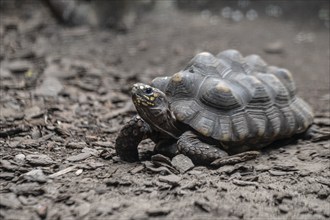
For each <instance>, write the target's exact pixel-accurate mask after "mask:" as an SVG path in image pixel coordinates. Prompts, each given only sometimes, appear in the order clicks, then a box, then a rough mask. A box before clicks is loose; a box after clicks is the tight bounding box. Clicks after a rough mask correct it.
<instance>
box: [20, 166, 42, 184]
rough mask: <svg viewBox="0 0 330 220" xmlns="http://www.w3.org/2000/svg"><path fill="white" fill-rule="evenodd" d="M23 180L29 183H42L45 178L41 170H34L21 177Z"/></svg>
mask: <svg viewBox="0 0 330 220" xmlns="http://www.w3.org/2000/svg"><path fill="white" fill-rule="evenodd" d="M23 177H24V179H26V180H28V181H31V182H39V183H44V182H46V181H47V176H46V175H45V174H44V173H43V172H42V170H41V169H34V170H31V171H30V172H27V173H25V174H24V175H23Z"/></svg>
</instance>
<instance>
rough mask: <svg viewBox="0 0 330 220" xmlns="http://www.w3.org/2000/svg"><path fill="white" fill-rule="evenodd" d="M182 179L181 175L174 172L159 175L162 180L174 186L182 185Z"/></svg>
mask: <svg viewBox="0 0 330 220" xmlns="http://www.w3.org/2000/svg"><path fill="white" fill-rule="evenodd" d="M180 180H181V177H179V176H177V175H174V174H171V175H167V176H160V177H159V181H160V182H164V183H168V184H170V185H172V186H179V185H180V183H179V181H180Z"/></svg>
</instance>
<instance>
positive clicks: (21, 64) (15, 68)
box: [7, 60, 33, 73]
mask: <svg viewBox="0 0 330 220" xmlns="http://www.w3.org/2000/svg"><path fill="white" fill-rule="evenodd" d="M32 66H33V65H32V63H31V62H29V61H26V60H15V61H12V62H10V63H9V64H8V65H7V68H8V69H9V70H10V71H11V72H12V73H24V72H26V71H28V70H29V69H30V68H32Z"/></svg>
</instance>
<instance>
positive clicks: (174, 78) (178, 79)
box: [172, 72, 182, 82]
mask: <svg viewBox="0 0 330 220" xmlns="http://www.w3.org/2000/svg"><path fill="white" fill-rule="evenodd" d="M181 80H182V75H181V73H180V72H178V73H175V74H174V75H173V76H172V81H174V82H181Z"/></svg>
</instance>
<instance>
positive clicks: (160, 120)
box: [132, 83, 180, 138]
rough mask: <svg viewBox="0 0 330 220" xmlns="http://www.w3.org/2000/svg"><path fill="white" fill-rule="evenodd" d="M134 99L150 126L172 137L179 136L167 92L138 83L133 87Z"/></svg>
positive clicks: (138, 110)
mask: <svg viewBox="0 0 330 220" xmlns="http://www.w3.org/2000/svg"><path fill="white" fill-rule="evenodd" d="M132 99H133V103H134V105H135V108H136V110H137V112H138V113H139V115H140V116H141V118H143V120H145V121H146V122H147V123H148V124H149V125H150V126H152V127H153V128H154V129H155V130H157V131H160V132H162V133H166V134H168V135H169V136H171V137H174V138H177V137H178V136H177V134H179V133H180V130H179V129H178V128H177V123H176V119H175V117H174V115H173V114H172V112H171V110H170V106H169V102H168V100H167V97H166V95H165V93H163V92H162V91H161V90H159V89H157V88H155V87H152V86H149V85H146V84H143V83H136V84H134V85H133V88H132Z"/></svg>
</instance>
